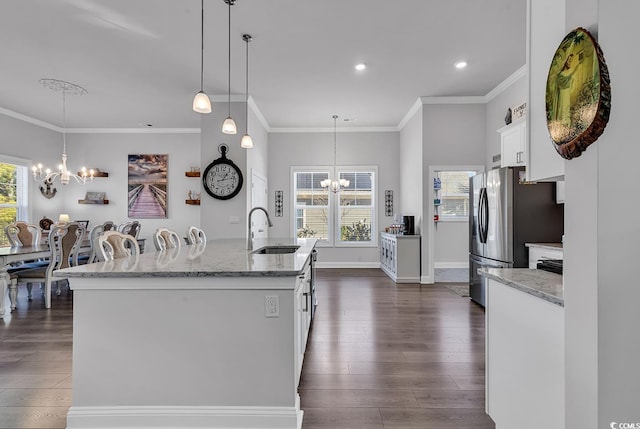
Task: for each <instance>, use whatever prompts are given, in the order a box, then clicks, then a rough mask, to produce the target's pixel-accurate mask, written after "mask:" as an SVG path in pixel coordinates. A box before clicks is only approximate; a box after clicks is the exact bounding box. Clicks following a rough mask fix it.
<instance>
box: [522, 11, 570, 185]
mask: <svg viewBox="0 0 640 429" xmlns="http://www.w3.org/2000/svg"><path fill="white" fill-rule="evenodd" d="M566 33H567V31H566V29H565V0H535V1H533V0H527V68H528V75H529V99H528V102H527V106H528V108H527V121H528V133H529V136H528V137H529V138H528V139H527V142H528V154H527V155H528V157H527V158H528V163H527V180H529V181H535V180H538V181H555V180H561V179H562V178H563V177H564V158H562V157H561V156H560V155H558V153H557V152H556V150H555V147H554V146H553V143H552V142H551V138H550V137H549V132H548V130H547V118H546V108H545V92H546V87H547V75H548V74H549V65H550V64H551V59H552V58H553V55H554V54H555V52H556V49H558V46H559V45H560V42H561V41H562V39H563V38H564V36H565V35H566Z"/></svg>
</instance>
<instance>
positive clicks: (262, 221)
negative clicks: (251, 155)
mask: <svg viewBox="0 0 640 429" xmlns="http://www.w3.org/2000/svg"><path fill="white" fill-rule="evenodd" d="M253 207H264V209H265V210H266V209H268V208H269V201H268V196H267V179H266V178H265V177H263V176H261V175H259V174H257V173H255V172H253V171H252V172H251V208H253ZM251 232H252V233H253V238H267V237H269V223H268V222H267V216H266V215H265V214H264V213H263V212H262V210H256V211H255V212H253V215H252V216H251Z"/></svg>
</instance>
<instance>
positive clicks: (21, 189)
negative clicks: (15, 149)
mask: <svg viewBox="0 0 640 429" xmlns="http://www.w3.org/2000/svg"><path fill="white" fill-rule="evenodd" d="M0 163H3V164H12V165H16V166H19V167H23V168H24V170H22V171H21V172H20V170H19V171H18V174H17V175H16V176H17V177H16V187H17V188H18V192H17V201H16V205H15V206H14V205H9V204H1V205H0V206H2V207H15V208H16V220H20V221H23V222H29V219H31V204H30V203H29V201H30V198H29V196H30V195H29V192H30V182H29V168H30V166H31V165H32V162H31V160H29V159H25V158H17V157H13V156H8V155H1V154H0Z"/></svg>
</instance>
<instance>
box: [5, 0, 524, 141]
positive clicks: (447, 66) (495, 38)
mask: <svg viewBox="0 0 640 429" xmlns="http://www.w3.org/2000/svg"><path fill="white" fill-rule="evenodd" d="M525 4H526V0H389V1H381V0H237V3H236V5H235V6H233V7H232V10H231V14H232V15H231V19H232V28H231V34H232V36H231V37H232V51H231V53H232V64H231V68H232V77H231V93H232V96H233V95H237V96H243V95H244V83H245V81H244V78H245V45H244V42H243V41H242V38H241V36H242V34H243V33H250V34H251V35H253V37H254V41H253V42H251V44H250V46H249V49H250V51H249V52H250V53H249V55H250V82H249V85H250V91H249V92H250V94H251V96H252V98H253V99H254V100H255V103H256V105H257V106H258V108H259V109H260V111H261V112H262V114H263V115H264V117H265V119H266V121H267V123H268V124H269V126H270V127H271V128H295V127H302V128H312V127H327V128H330V127H332V126H333V120H332V119H331V116H332V115H333V114H337V115H339V116H340V118H341V119H340V120H341V121H342V119H343V118H354V119H355V121H353V122H352V123H350V124H344V123H341V124H340V126H343V125H349V126H351V127H395V126H397V125H398V124H399V123H400V121H401V120H402V118H403V116H404V115H405V114H406V113H407V111H409V109H410V108H411V106H412V105H413V104H414V103H415V102H416V100H417V98H418V97H419V96H482V95H485V94H487V93H488V92H489V91H490V90H491V89H493V88H494V87H495V86H496V85H498V84H499V83H500V82H502V81H503V80H504V79H506V78H507V77H508V76H509V75H511V74H512V73H513V72H515V71H516V70H517V69H519V68H520V67H521V66H522V65H524V63H525ZM204 7H205V30H204V34H205V48H204V49H205V51H204V56H205V64H204V69H205V78H204V82H205V83H204V86H205V91H206V92H207V93H208V94H209V95H210V96H216V97H215V98H216V99H221V98H222V97H221V96H226V93H227V31H228V30H227V11H228V9H227V5H226V4H225V3H224V1H223V0H205V6H204ZM0 40H1V41H2V42H1V43H0V59H1V62H0V76H1V79H0V107H3V108H5V109H8V110H11V111H13V112H16V113H19V114H23V115H27V116H29V117H32V118H35V119H38V120H41V121H45V122H47V123H50V124H55V125H57V126H61V125H62V107H61V106H62V101H61V95H60V94H59V93H54V92H52V91H50V90H48V89H45V88H44V87H42V86H41V85H40V84H39V83H38V80H39V79H40V78H57V79H62V80H66V81H69V82H73V83H76V84H78V85H81V86H83V87H85V88H86V89H87V90H88V92H89V93H88V94H87V95H84V96H76V97H72V96H69V97H68V99H67V122H66V125H67V128H136V127H138V124H140V123H150V124H153V126H154V127H157V128H199V127H200V115H199V114H197V113H194V112H193V110H191V102H192V99H193V95H194V94H195V93H196V92H197V91H198V90H199V87H200V0H2V1H1V2H0ZM461 59H464V60H466V61H467V62H468V63H469V66H468V67H467V68H466V69H464V70H457V69H455V68H454V66H453V64H454V63H455V62H456V61H458V60H461ZM358 62H364V63H366V64H367V65H368V68H367V70H366V71H365V72H356V71H355V70H354V68H353V66H354V65H355V64H356V63H358ZM224 99H226V97H225V98H224ZM225 106H226V105H225ZM224 110H226V107H225V108H224V109H222V111H223V113H224ZM217 116H220V113H218V115H217ZM208 117H210V118H212V120H220V121H222V120H223V119H224V118H215V117H214V116H211V115H209V116H208Z"/></svg>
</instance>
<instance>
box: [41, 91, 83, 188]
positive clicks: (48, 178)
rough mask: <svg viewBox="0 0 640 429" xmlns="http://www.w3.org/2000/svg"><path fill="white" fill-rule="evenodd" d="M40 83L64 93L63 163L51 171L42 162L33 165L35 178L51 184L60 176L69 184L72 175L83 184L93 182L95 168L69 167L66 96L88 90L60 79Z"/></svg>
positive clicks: (61, 179)
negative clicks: (79, 168) (70, 168)
mask: <svg viewBox="0 0 640 429" xmlns="http://www.w3.org/2000/svg"><path fill="white" fill-rule="evenodd" d="M40 84H41V85H42V86H44V87H45V88H48V89H50V90H51V91H55V92H61V93H62V164H60V165H58V171H51V169H50V168H45V167H43V166H42V164H41V163H38V164H37V165H34V166H33V167H31V170H32V171H33V178H34V179H35V180H36V181H37V182H45V183H48V184H51V183H53V181H54V180H56V179H57V178H58V177H60V183H61V184H62V185H67V184H69V181H70V180H71V178H72V177H73V178H74V179H75V180H76V182H78V183H80V184H83V185H84V184H85V183H91V182H93V175H94V171H93V170H87V169H86V168H85V167H82V170H80V172H79V173H78V174H76V173H73V172H71V171H69V169H68V168H67V135H66V120H67V117H66V115H67V112H66V96H67V95H84V94H86V93H87V90H86V89H84V88H83V87H81V86H78V85H75V84H73V83H69V82H65V81H64V80H58V79H40Z"/></svg>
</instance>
